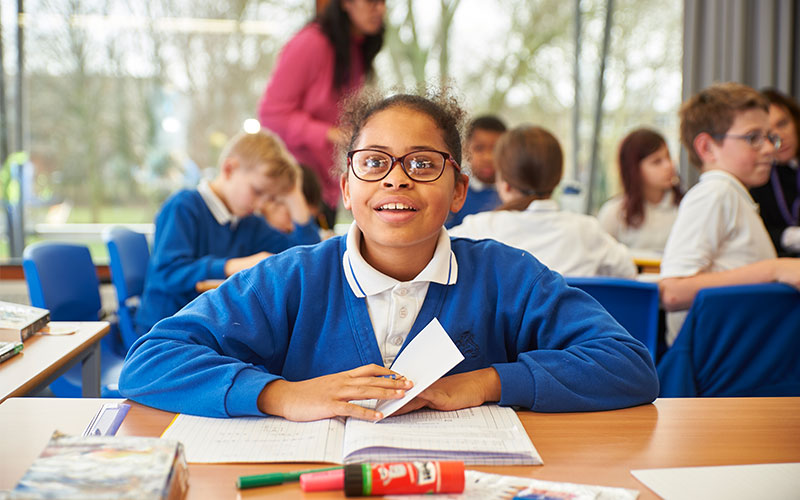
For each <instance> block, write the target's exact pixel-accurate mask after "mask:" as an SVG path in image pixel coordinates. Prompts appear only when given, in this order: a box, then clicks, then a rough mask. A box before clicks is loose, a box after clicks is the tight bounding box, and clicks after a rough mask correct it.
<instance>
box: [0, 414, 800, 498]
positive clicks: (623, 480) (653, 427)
mask: <svg viewBox="0 0 800 500" xmlns="http://www.w3.org/2000/svg"><path fill="white" fill-rule="evenodd" d="M107 401H109V400H97V399H46V398H17V399H10V400H8V401H6V402H5V403H3V404H2V405H0V428H5V429H14V432H9V433H5V434H3V435H2V437H0V489H4V488H12V487H13V486H14V485H15V484H16V483H17V481H19V478H20V477H22V474H23V473H24V472H25V470H26V469H27V467H28V466H29V465H30V463H31V462H32V461H33V459H34V458H35V457H36V456H38V454H39V453H40V452H41V450H42V449H44V445H45V443H47V440H48V438H49V436H50V434H51V433H52V431H53V430H55V429H59V430H61V431H63V432H68V433H75V434H80V433H81V432H82V431H83V429H84V428H85V427H86V425H87V424H88V422H89V420H90V419H91V417H92V415H94V412H95V411H96V410H97V409H98V408H99V407H100V406H101V405H102V403H103V402H107ZM519 415H520V419H521V420H522V423H523V425H524V426H525V429H526V430H527V431H528V433H529V434H530V436H531V440H532V441H533V444H534V445H535V446H536V449H537V450H538V451H539V453H540V454H541V456H542V459H543V460H544V465H542V466H516V467H488V466H487V467H470V468H474V469H477V470H482V471H485V472H492V473H498V474H508V475H515V476H524V477H534V478H538V479H545V480H554V481H570V482H575V483H588V484H598V485H606V486H617V487H626V488H632V489H637V490H639V491H640V492H641V495H640V497H639V498H640V499H643V500H644V499H653V498H657V497H656V495H655V494H653V493H652V492H651V491H650V490H649V489H647V487H645V486H644V485H643V484H641V483H639V482H638V481H637V480H636V479H635V478H634V477H633V476H632V475H631V473H630V470H631V469H642V468H654V467H678V466H706V465H735V464H754V463H778V462H797V461H800V398H728V399H726V398H719V399H713V398H712V399H661V400H658V401H656V403H655V404H653V405H645V406H639V407H636V408H628V409H624V410H615V411H608V412H596V413H564V414H547V413H533V412H520V414H519ZM172 417H173V414H172V413H169V412H164V411H160V410H154V409H152V408H148V407H145V406H141V405H138V404H136V403H132V408H131V411H130V413H128V416H127V418H126V419H125V421H124V422H123V423H122V427H121V428H120V430H119V432H118V435H136V436H159V435H160V434H161V432H162V431H163V430H164V429H165V428H166V427H167V425H169V423H170V421H171V420H172ZM317 466H318V465H312V466H310V467H317ZM308 467H309V466H308V465H305V466H304V465H299V464H230V465H209V464H192V465H190V466H189V471H190V472H189V478H190V483H189V484H190V488H189V496H188V497H189V498H191V499H205V498H215V499H216V498H220V499H226V498H236V497H237V493H239V494H240V496H241V498H243V499H253V498H276V499H278V498H280V499H284V498H289V499H292V498H309V499H317V500H324V499H330V498H344V495H343V494H342V493H341V492H329V493H309V494H307V495H306V494H304V493H303V492H302V491H301V490H300V488H299V487H298V486H297V484H285V485H281V486H273V487H265V488H256V489H252V490H243V491H241V492H238V491H237V490H236V487H235V486H234V484H235V481H236V478H237V477H239V476H243V475H249V474H261V473H265V472H275V471H288V470H298V469H301V468H308ZM431 498H433V497H431Z"/></svg>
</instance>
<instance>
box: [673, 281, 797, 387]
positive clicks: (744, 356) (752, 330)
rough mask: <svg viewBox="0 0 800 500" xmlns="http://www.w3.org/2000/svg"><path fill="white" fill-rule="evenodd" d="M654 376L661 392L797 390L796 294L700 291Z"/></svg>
mask: <svg viewBox="0 0 800 500" xmlns="http://www.w3.org/2000/svg"><path fill="white" fill-rule="evenodd" d="M658 376H659V379H660V381H661V396H662V397H690V396H706V397H710V396H720V397H727V396H730V397H740V396H800V292H798V291H797V290H795V289H794V288H792V287H790V286H788V285H783V284H780V283H765V284H759V285H739V286H730V287H719V288H706V289H703V290H700V292H698V294H697V296H696V297H695V299H694V302H693V303H692V307H691V308H690V309H689V314H688V315H687V316H686V321H685V322H684V324H683V326H682V327H681V330H680V332H679V333H678V337H677V338H676V339H675V343H674V344H673V345H672V347H670V348H669V349H668V350H667V352H666V353H665V354H664V356H663V357H662V358H661V360H660V361H659V363H658Z"/></svg>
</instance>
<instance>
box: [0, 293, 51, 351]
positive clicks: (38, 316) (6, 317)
mask: <svg viewBox="0 0 800 500" xmlns="http://www.w3.org/2000/svg"><path fill="white" fill-rule="evenodd" d="M49 322H50V311H48V310H47V309H41V308H39V307H32V306H25V305H22V304H12V303H11V302H2V301H0V341H6V342H22V341H24V340H25V339H27V338H28V337H30V336H31V335H33V334H34V333H36V332H38V331H39V330H41V329H42V328H44V327H45V326H47V323H49Z"/></svg>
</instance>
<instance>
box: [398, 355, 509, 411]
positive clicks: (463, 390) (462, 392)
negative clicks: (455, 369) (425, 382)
mask: <svg viewBox="0 0 800 500" xmlns="http://www.w3.org/2000/svg"><path fill="white" fill-rule="evenodd" d="M489 401H500V376H499V375H498V374H497V371H496V370H495V369H494V368H491V367H489V368H483V369H481V370H475V371H472V372H466V373H458V374H456V375H450V376H449V377H442V378H440V379H439V380H437V381H436V382H434V383H433V384H431V385H430V387H428V388H427V389H425V390H424V391H422V392H421V393H419V395H418V396H417V397H416V398H414V399H413V400H411V401H410V402H409V403H408V404H407V405H405V406H403V407H402V408H401V409H400V410H398V411H397V413H395V415H400V414H403V413H408V412H411V411H414V410H417V409H419V408H424V407H427V408H432V409H434V410H443V411H450V410H461V409H462V408H471V407H473V406H480V405H482V404H483V403H486V402H489Z"/></svg>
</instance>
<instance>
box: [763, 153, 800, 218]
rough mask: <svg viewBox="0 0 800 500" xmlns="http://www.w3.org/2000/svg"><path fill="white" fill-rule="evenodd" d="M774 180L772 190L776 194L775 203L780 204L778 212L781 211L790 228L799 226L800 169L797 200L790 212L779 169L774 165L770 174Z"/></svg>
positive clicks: (797, 178) (797, 177)
mask: <svg viewBox="0 0 800 500" xmlns="http://www.w3.org/2000/svg"><path fill="white" fill-rule="evenodd" d="M769 175H770V178H771V180H772V190H773V191H774V192H775V201H777V202H778V210H780V212H781V215H782V216H783V219H784V220H785V221H786V224H788V225H790V226H797V225H799V224H800V168H798V169H797V173H796V174H795V179H796V182H797V199H795V200H794V203H792V208H791V210H789V204H788V203H787V202H786V195H784V194H783V187H781V183H780V181H779V179H778V167H777V165H773V167H772V172H770V174H769Z"/></svg>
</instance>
